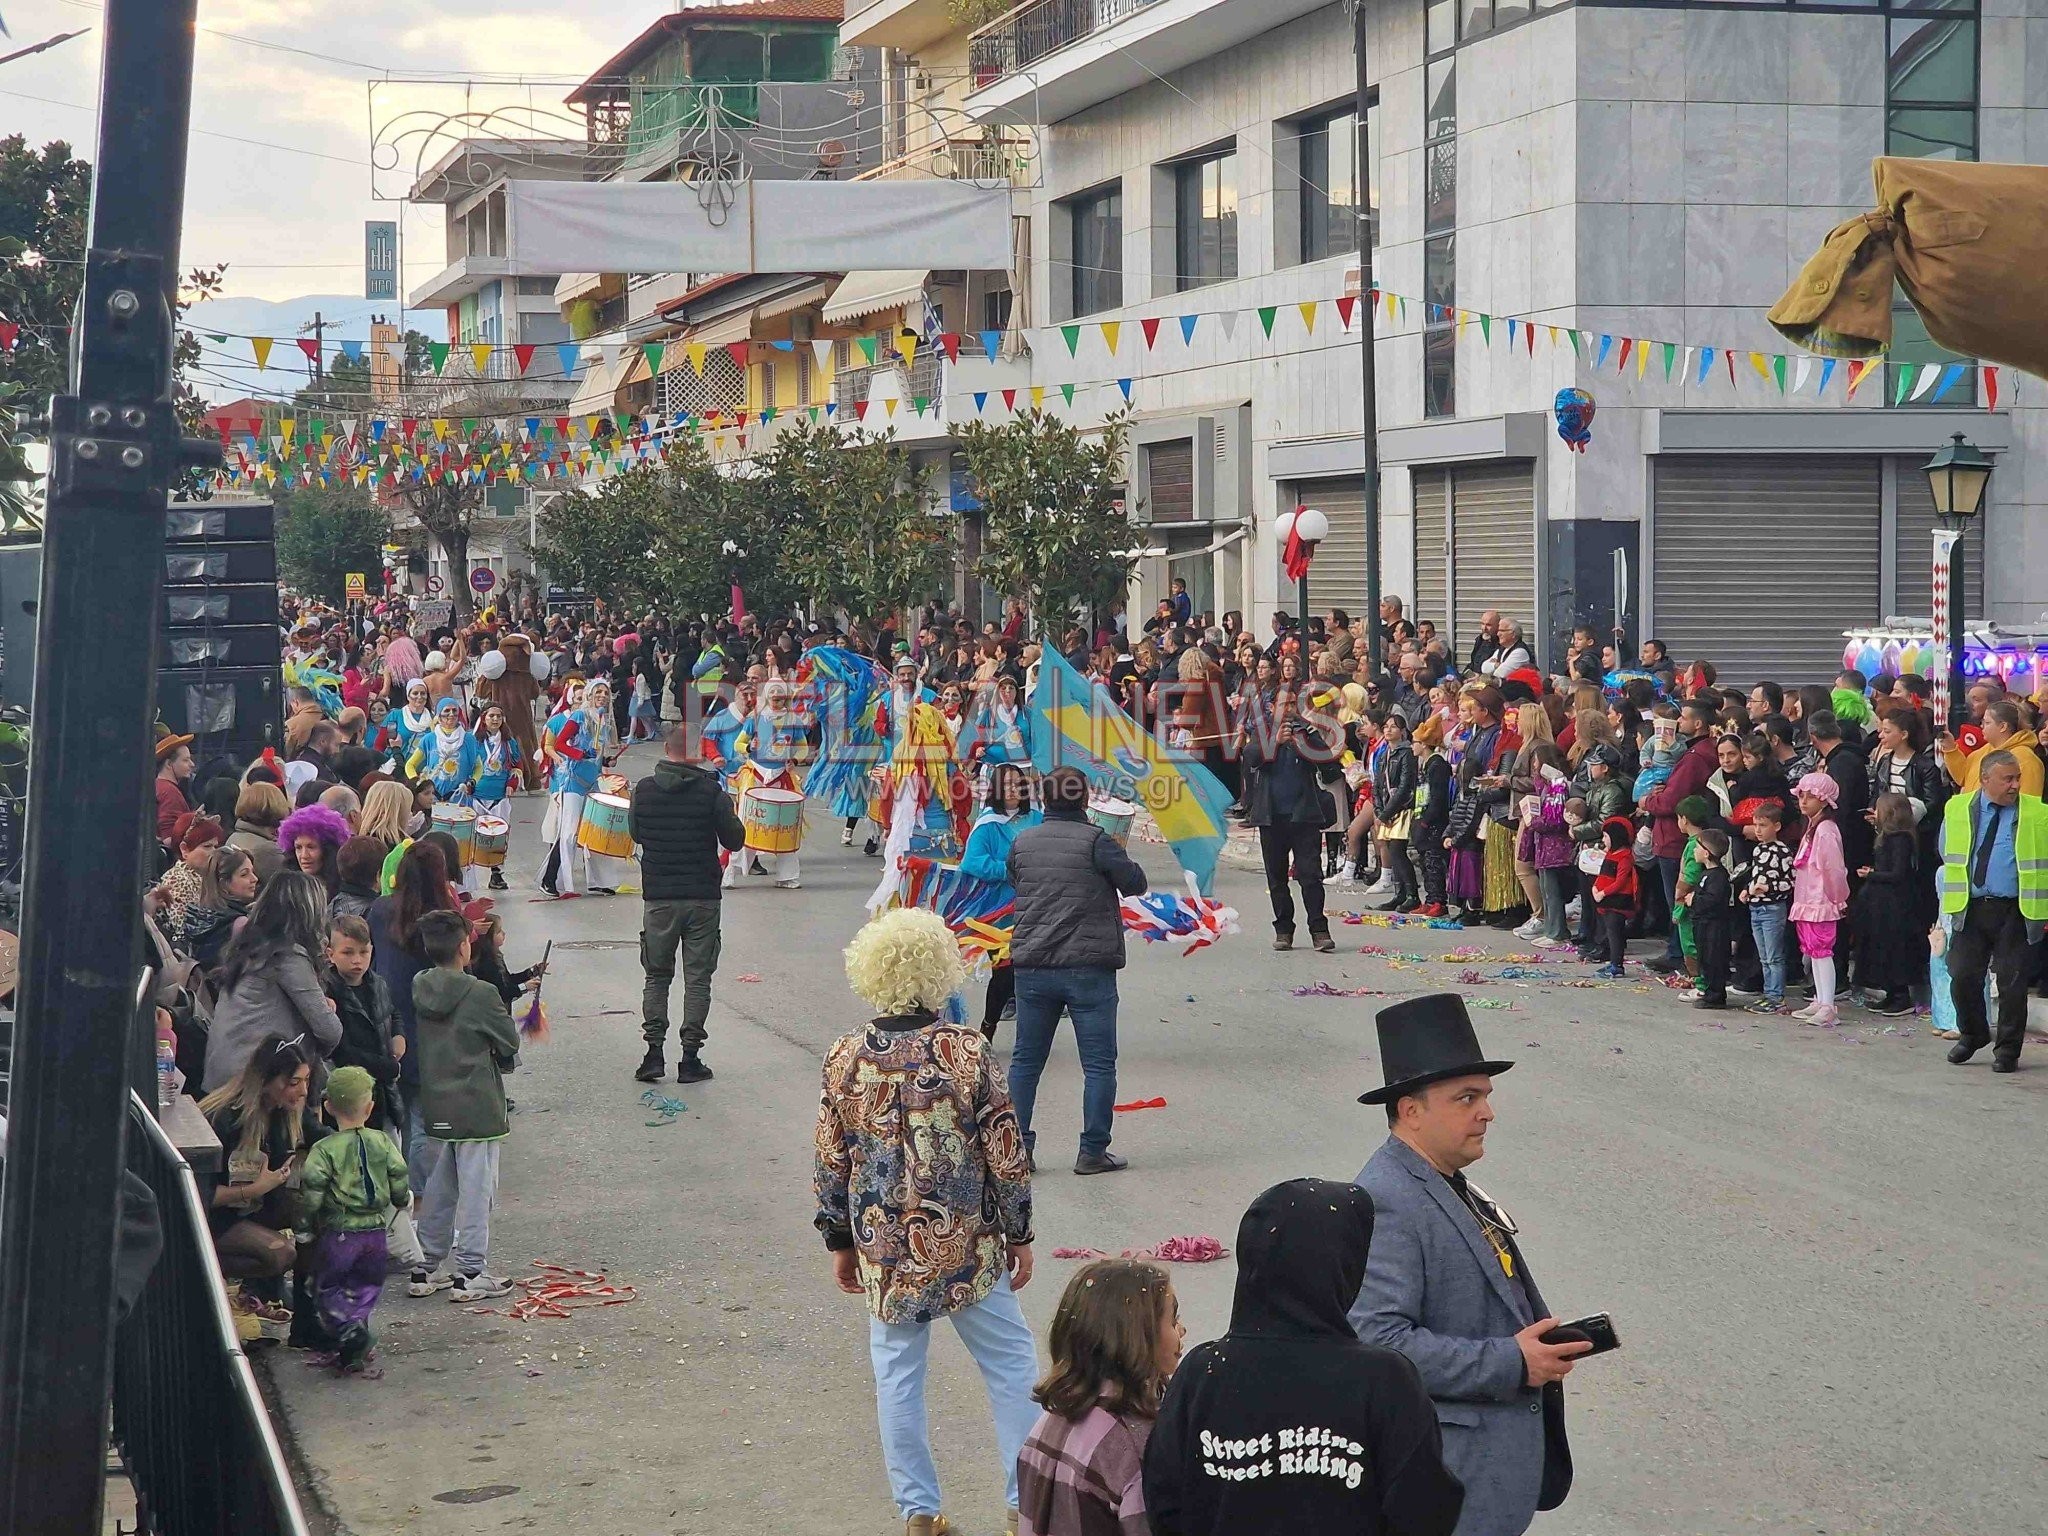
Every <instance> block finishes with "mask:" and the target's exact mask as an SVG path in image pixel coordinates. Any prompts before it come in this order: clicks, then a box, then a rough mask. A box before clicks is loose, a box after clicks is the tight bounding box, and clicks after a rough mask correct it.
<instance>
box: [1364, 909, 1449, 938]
mask: <svg viewBox="0 0 2048 1536" xmlns="http://www.w3.org/2000/svg"><path fill="white" fill-rule="evenodd" d="M1336 915H1337V917H1338V918H1339V919H1340V920H1341V921H1343V922H1346V923H1349V924H1350V925H1351V926H1352V927H1354V928H1434V929H1436V930H1438V931H1439V932H1441V933H1463V932H1464V931H1465V925H1464V924H1463V923H1462V922H1460V921H1459V920H1458V919H1457V918H1455V917H1409V916H1406V915H1404V914H1402V913H1399V912H1339V913H1337V914H1336Z"/></svg>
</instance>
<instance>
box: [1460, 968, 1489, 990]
mask: <svg viewBox="0 0 2048 1536" xmlns="http://www.w3.org/2000/svg"><path fill="white" fill-rule="evenodd" d="M1458 984H1459V985H1460V986H1466V987H1483V986H1485V985H1486V973H1485V972H1484V971H1460V972H1458Z"/></svg>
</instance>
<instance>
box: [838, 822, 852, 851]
mask: <svg viewBox="0 0 2048 1536" xmlns="http://www.w3.org/2000/svg"><path fill="white" fill-rule="evenodd" d="M839 846H840V847H842V848H851V847H852V846H853V828H851V827H846V828H843V829H841V831H840V833H839Z"/></svg>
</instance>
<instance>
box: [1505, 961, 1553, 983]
mask: <svg viewBox="0 0 2048 1536" xmlns="http://www.w3.org/2000/svg"><path fill="white" fill-rule="evenodd" d="M1493 974H1494V977H1495V979H1496V980H1499V981H1562V980H1563V979H1564V975H1563V973H1562V972H1560V971H1551V970H1545V969H1544V968H1543V967H1542V966H1533V965H1504V966H1502V967H1501V968H1500V969H1499V970H1497V971H1495V972H1494V973H1493Z"/></svg>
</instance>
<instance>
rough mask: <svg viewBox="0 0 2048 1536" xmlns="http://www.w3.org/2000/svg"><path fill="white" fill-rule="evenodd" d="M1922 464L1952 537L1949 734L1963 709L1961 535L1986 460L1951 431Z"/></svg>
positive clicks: (1979, 506)
mask: <svg viewBox="0 0 2048 1536" xmlns="http://www.w3.org/2000/svg"><path fill="white" fill-rule="evenodd" d="M1926 469H1927V484H1928V488H1929V489H1930V490H1932V491H1933V493H1934V515H1935V516H1936V517H1937V518H1938V519H1940V521H1941V526H1942V527H1943V528H1944V529H1946V530H1948V531H1949V532H1950V533H1953V534H1955V536H1956V539H1955V543H1954V544H1953V545H1952V546H1951V547H1950V549H1949V573H1950V574H1949V602H1948V630H1949V633H1948V679H1949V681H1948V729H1949V731H1950V732H1951V733H1953V732H1954V731H1956V730H1957V729H1958V728H1959V727H1960V726H1961V725H1962V723H1963V719H1964V716H1965V714H1966V713H1967V710H1968V701H1967V699H1966V697H1965V692H1966V690H1965V686H1964V679H1963V642H1964V637H1965V636H1966V635H1967V634H1968V633H1969V624H1968V622H1967V621H1968V617H1969V616H1968V615H1967V614H1966V613H1965V612H1964V608H1963V604H1964V598H1965V597H1966V595H1967V590H1968V589H1967V585H1966V584H1965V583H1964V581H1963V580H1962V574H1963V570H1964V568H1965V567H1964V562H1963V559H1962V548H1963V540H1964V539H1966V538H1967V537H1968V536H1969V530H1970V524H1972V523H1973V522H1975V521H1976V520H1977V515H1978V514H1979V513H1980V512H1981V511H1982V510H1983V508H1984V488H1985V486H1987V485H1988V484H1990V481H1991V460H1990V459H1989V458H1987V457H1986V456H1985V455H1984V454H1983V453H1982V452H1981V451H1980V450H1979V449H1978V447H1977V445H1976V444H1975V443H1973V442H1970V441H1969V440H1968V439H1967V438H1965V437H1964V436H1963V434H1962V433H1960V432H1955V433H1951V434H1950V436H1949V442H1948V446H1947V447H1946V448H1943V449H1942V450H1941V451H1940V452H1939V453H1937V454H1935V456H1934V457H1933V458H1931V459H1929V460H1928V461H1927V465H1926Z"/></svg>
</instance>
